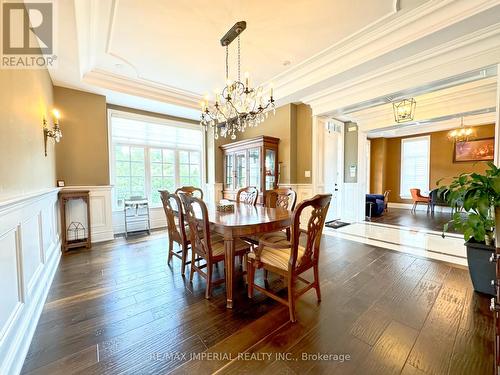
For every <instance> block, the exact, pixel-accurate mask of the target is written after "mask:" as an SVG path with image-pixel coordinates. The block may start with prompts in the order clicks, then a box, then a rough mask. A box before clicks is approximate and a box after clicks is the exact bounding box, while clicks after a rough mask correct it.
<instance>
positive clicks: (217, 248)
mask: <svg viewBox="0 0 500 375" xmlns="http://www.w3.org/2000/svg"><path fill="white" fill-rule="evenodd" d="M249 250H250V246H249V245H248V244H247V243H246V242H245V241H242V240H240V239H239V238H238V239H235V240H234V252H235V253H241V252H246V251H249ZM212 255H213V256H216V257H217V256H220V255H224V239H222V237H221V239H220V240H217V241H214V240H213V239H212Z"/></svg>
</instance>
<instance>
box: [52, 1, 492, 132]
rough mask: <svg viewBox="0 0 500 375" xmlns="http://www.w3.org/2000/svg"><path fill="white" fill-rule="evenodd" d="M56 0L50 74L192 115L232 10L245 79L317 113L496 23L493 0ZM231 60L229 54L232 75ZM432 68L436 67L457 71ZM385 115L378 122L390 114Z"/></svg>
mask: <svg viewBox="0 0 500 375" xmlns="http://www.w3.org/2000/svg"><path fill="white" fill-rule="evenodd" d="M56 4H57V7H56V19H57V27H58V29H57V30H56V35H57V37H58V38H57V40H56V41H55V42H56V54H57V56H58V65H57V66H56V67H55V68H53V69H50V73H51V76H52V79H53V81H54V84H56V85H61V86H66V87H72V88H77V89H80V90H85V91H90V92H94V93H98V94H102V95H105V96H106V98H107V101H108V102H109V103H112V104H119V105H125V106H129V107H132V108H139V109H144V110H149V111H154V112H159V113H166V114H170V115H175V116H180V117H186V118H192V119H198V118H199V109H198V108H199V101H200V100H201V98H202V96H203V95H204V94H205V93H207V92H209V93H212V92H213V90H214V89H220V88H221V86H222V85H223V84H224V48H223V47H221V45H220V42H219V40H220V38H221V37H222V35H223V34H224V33H225V32H226V31H227V30H228V29H229V28H230V27H231V26H232V25H233V24H234V23H235V22H236V21H240V20H245V21H247V29H246V30H245V31H244V32H243V34H242V37H241V42H242V43H241V47H242V66H241V71H242V73H243V72H245V71H249V72H250V80H251V83H252V84H253V85H256V84H264V85H267V84H268V83H269V82H271V81H274V82H275V83H276V89H275V94H276V97H277V99H278V104H285V103H288V102H300V101H302V102H305V103H311V105H313V103H317V104H315V106H316V108H317V112H316V114H326V113H327V112H326V110H329V111H332V110H334V109H335V108H343V107H346V106H348V105H351V104H354V103H360V102H362V101H363V100H367V99H370V98H374V97H376V96H380V95H382V96H383V95H390V94H391V93H392V92H394V91H388V87H389V86H390V85H393V84H392V81H390V82H389V81H388V85H387V88H384V89H380V87H378V89H376V90H375V92H376V94H372V92H373V91H374V90H371V91H369V90H362V91H359V90H358V91H359V93H360V94H356V95H354V96H353V95H350V94H349V95H344V96H343V97H342V95H341V94H342V93H343V92H344V93H345V92H346V90H345V89H344V88H345V87H354V88H356V87H357V88H359V89H360V88H361V87H364V86H362V85H360V84H358V83H357V81H360V82H362V81H363V80H366V79H367V77H370V76H371V75H372V73H373V77H376V75H377V74H379V73H377V72H382V71H383V69H386V68H387V67H389V68H390V69H392V70H395V71H397V69H396V68H397V66H398V63H400V62H402V61H409V60H412V61H413V62H415V61H417V60H415V59H414V58H413V57H414V56H416V55H418V56H420V55H422V56H424V55H425V53H426V51H427V50H429V47H432V48H434V49H436V48H437V49H440V48H441V45H443V46H445V45H446V43H449V42H450V41H452V40H453V39H454V40H459V39H460V38H462V39H464V38H469V39H470V38H471V37H470V36H471V35H473V34H472V33H473V32H475V31H477V30H478V28H482V29H481V30H480V32H481V33H482V34H481V35H486V36H487V35H490V34H491V33H490V34H488V32H489V31H488V30H495V34H494V36H496V31H497V30H498V29H500V27H499V26H498V25H500V24H499V23H498V17H497V16H498V15H500V5H499V4H500V0H454V1H448V0H447V1H428V0H335V1H333V0H273V1H269V0H268V1H263V0H232V1H231V0H217V1H213V0H212V1H208V0H176V1H159V0H66V1H58V2H57V3H56ZM483 30H484V31H483ZM438 31H439V32H438ZM474 35H475V34H474ZM462 39H460V40H462ZM460 43H462V42H460ZM464 43H465V42H464ZM466 43H470V42H469V41H467V42H466ZM233 44H234V43H233ZM462 44H463V43H462ZM234 47H235V45H232V46H231V55H230V57H231V62H233V63H234V62H235V59H234V58H235V54H234V52H235V51H234ZM492 53H493V52H492ZM488 56H489V55H488ZM405 59H406V60H405ZM285 61H288V62H289V64H288V63H287V64H284V62H285ZM483 66H484V65H483ZM480 67H481V65H480ZM234 68H235V65H234V64H231V66H230V72H231V75H232V77H234V73H235V71H234ZM439 72H440V76H441V77H443V78H444V77H447V76H449V75H451V74H457V73H456V72H455V73H453V72H448V71H446V70H439ZM397 82H401V80H399V81H397ZM429 85H430V86H432V81H429ZM384 90H385V91H384ZM351 91H352V90H351ZM363 92H364V93H366V95H363V94H362V93H363ZM368 92H370V97H367V95H368V94H367V93H368ZM332 93H333V94H332ZM339 94H340V96H339ZM483 96H484V95H483ZM332 98H333V99H334V100H333V101H332V100H331V99H332ZM424 99H425V98H424ZM424 99H423V100H424ZM424 101H425V100H424ZM419 109H420V110H421V109H422V106H419ZM384 110H385V109H384ZM375 112H376V111H375ZM420 113H422V112H420ZM355 115H356V116H359V118H360V120H361V121H362V120H363V116H364V115H363V114H362V113H361V114H360V113H358V114H352V116H351V118H352V119H355ZM373 115H374V114H373V113H372V114H370V115H369V116H373ZM381 116H382V117H380V116H379V120H380V121H379V123H386V120H384V119H383V117H384V115H381ZM385 116H386V115H385ZM365 117H366V116H365Z"/></svg>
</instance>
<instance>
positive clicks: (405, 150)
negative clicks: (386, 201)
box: [400, 136, 430, 198]
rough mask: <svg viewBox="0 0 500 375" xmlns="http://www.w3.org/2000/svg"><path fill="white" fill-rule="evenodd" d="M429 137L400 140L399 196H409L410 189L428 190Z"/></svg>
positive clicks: (425, 192)
mask: <svg viewBox="0 0 500 375" xmlns="http://www.w3.org/2000/svg"><path fill="white" fill-rule="evenodd" d="M429 173H430V137H429V136H425V137H415V138H405V139H402V140H401V186H400V196H401V198H411V194H410V189H413V188H417V189H420V190H421V192H422V193H423V194H427V193H428V192H429Z"/></svg>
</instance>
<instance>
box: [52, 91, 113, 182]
mask: <svg viewBox="0 0 500 375" xmlns="http://www.w3.org/2000/svg"><path fill="white" fill-rule="evenodd" d="M54 105H55V106H56V107H57V108H58V109H59V110H60V111H61V116H62V118H61V121H60V123H61V128H62V132H63V140H62V141H61V144H60V145H58V154H57V158H56V166H57V178H58V179H60V180H64V181H65V183H66V185H73V186H74V185H109V152H108V130H107V115H106V97H104V96H102V95H96V94H91V93H88V92H84V91H79V90H73V89H68V88H64V87H59V86H54Z"/></svg>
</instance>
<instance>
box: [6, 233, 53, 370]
mask: <svg viewBox="0 0 500 375" xmlns="http://www.w3.org/2000/svg"><path fill="white" fill-rule="evenodd" d="M47 253H48V254H52V256H51V257H50V259H48V261H47V263H46V264H45V266H44V267H46V269H45V270H44V272H43V276H41V279H39V280H37V287H36V288H35V289H34V290H33V293H32V294H31V298H30V301H29V303H28V304H23V306H22V308H21V309H22V310H21V311H19V314H18V319H17V321H18V322H17V325H18V326H17V327H11V333H13V334H14V337H13V338H12V344H11V345H10V348H9V351H8V352H7V355H6V357H5V358H4V359H3V361H2V364H1V367H0V373H1V374H5V375H17V374H19V373H20V372H21V370H22V367H23V364H24V360H25V358H26V355H27V354H28V350H29V347H30V344H31V340H32V339H33V336H34V334H35V330H36V326H37V325H38V321H39V319H40V316H41V314H42V311H43V306H44V305H45V301H46V299H47V295H48V293H49V290H50V286H51V285H52V281H53V279H54V275H55V273H56V270H57V267H58V265H59V261H60V259H61V241H60V240H58V241H57V242H56V243H55V244H54V245H53V246H52V248H51V249H50V251H48V252H47Z"/></svg>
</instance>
